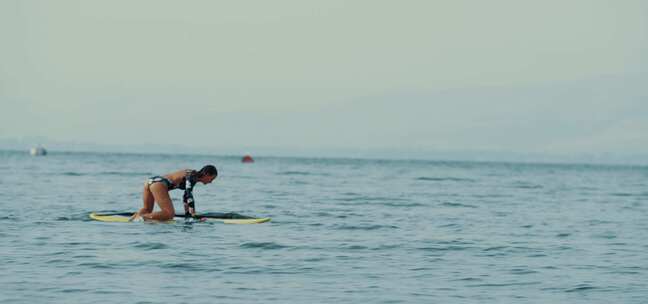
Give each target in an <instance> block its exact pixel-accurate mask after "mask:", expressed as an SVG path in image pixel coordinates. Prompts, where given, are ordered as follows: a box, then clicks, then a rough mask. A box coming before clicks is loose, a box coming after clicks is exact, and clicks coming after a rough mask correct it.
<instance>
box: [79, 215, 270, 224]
mask: <svg viewBox="0 0 648 304" xmlns="http://www.w3.org/2000/svg"><path fill="white" fill-rule="evenodd" d="M132 215H133V213H106V214H98V213H95V212H92V213H90V218H91V219H93V220H95V221H101V222H112V223H131V222H129V221H128V220H129V219H130V217H131V216H132ZM196 218H198V219H204V220H205V221H206V222H221V223H225V224H261V223H265V222H269V221H270V218H269V217H264V218H253V217H246V216H242V215H238V214H235V213H219V214H212V213H207V214H203V215H200V214H199V215H196ZM176 220H178V221H184V216H182V215H178V214H176V216H175V218H174V220H170V221H165V222H164V223H174V222H176Z"/></svg>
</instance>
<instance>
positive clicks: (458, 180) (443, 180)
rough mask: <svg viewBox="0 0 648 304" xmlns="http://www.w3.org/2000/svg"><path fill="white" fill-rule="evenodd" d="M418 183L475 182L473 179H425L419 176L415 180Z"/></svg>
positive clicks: (425, 177)
mask: <svg viewBox="0 0 648 304" xmlns="http://www.w3.org/2000/svg"><path fill="white" fill-rule="evenodd" d="M415 180H418V181H427V182H469V183H472V182H475V180H474V179H470V178H460V177H427V176H421V177H418V178H416V179H415Z"/></svg>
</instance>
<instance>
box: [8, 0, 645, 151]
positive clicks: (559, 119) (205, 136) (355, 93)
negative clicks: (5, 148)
mask: <svg viewBox="0 0 648 304" xmlns="http://www.w3.org/2000/svg"><path fill="white" fill-rule="evenodd" d="M0 38H1V40H0V139H1V138H22V137H30V136H41V137H45V138H48V139H50V140H55V141H71V142H90V143H100V144H118V145H122V144H123V145H133V144H138V143H141V144H181V145H186V146H188V147H192V146H196V147H212V148H214V149H219V148H222V149H230V150H231V149H238V148H240V149H241V150H254V149H255V148H258V147H275V148H281V149H286V150H290V149H311V150H317V149H338V148H341V149H349V150H354V149H398V150H404V151H407V150H492V151H512V152H551V153H583V152H597V153H603V152H611V153H648V89H646V83H648V81H647V80H648V72H647V68H648V60H647V58H648V57H647V55H646V54H648V2H647V1H642V0H637V1H611V0H610V1H595V0H586V1H579V0H570V1H564V0H556V1H554V0H545V1H520V0H510V1H496V0H495V1H477V0H474V1H461V0H460V1H457V0H452V1H450V0H448V1H431V0H429V1H350V0H344V1H337V0H327V1H302V0H299V1H279V0H278V1H211V0H209V1H207V0H205V1H179V0H178V1H159V0H150V1H136V0H135V1H134V0H127V1H126V0H110V1H108V0H107V1H87V0H79V1H70V0H57V1H32V0H15V1H14V0H2V1H0Z"/></svg>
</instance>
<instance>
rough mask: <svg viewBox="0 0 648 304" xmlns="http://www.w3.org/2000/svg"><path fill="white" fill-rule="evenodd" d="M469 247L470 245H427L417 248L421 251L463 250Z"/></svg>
mask: <svg viewBox="0 0 648 304" xmlns="http://www.w3.org/2000/svg"><path fill="white" fill-rule="evenodd" d="M470 248H472V247H469V246H457V245H450V246H427V247H419V248H417V249H418V250H422V251H463V250H467V249H470Z"/></svg>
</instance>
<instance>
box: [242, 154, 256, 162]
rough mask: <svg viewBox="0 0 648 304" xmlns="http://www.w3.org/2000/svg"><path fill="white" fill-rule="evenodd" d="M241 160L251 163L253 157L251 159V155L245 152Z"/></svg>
mask: <svg viewBox="0 0 648 304" xmlns="http://www.w3.org/2000/svg"><path fill="white" fill-rule="evenodd" d="M241 162H242V163H253V162H254V159H252V156H250V155H249V154H246V155H245V156H243V158H242V159H241Z"/></svg>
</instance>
